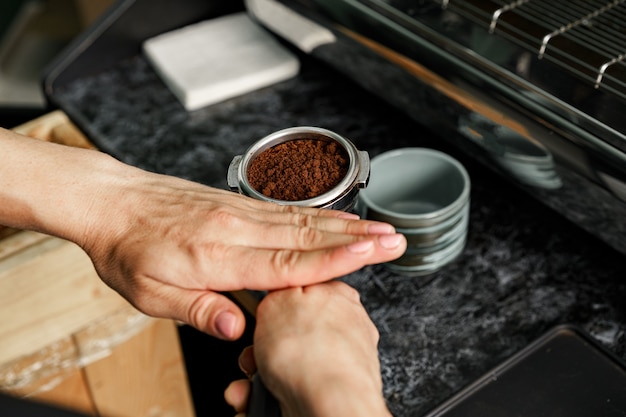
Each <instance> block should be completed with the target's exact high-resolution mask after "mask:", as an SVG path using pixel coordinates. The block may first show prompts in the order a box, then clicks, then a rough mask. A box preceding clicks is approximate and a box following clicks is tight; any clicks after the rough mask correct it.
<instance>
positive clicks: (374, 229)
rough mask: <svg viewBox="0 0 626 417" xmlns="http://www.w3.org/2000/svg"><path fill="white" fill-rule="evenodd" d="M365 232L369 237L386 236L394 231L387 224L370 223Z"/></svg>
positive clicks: (394, 230)
mask: <svg viewBox="0 0 626 417" xmlns="http://www.w3.org/2000/svg"><path fill="white" fill-rule="evenodd" d="M367 232H368V233H369V234H370V235H388V234H391V233H395V232H396V229H395V228H394V227H393V226H392V225H390V224H387V223H372V224H370V225H369V226H367Z"/></svg>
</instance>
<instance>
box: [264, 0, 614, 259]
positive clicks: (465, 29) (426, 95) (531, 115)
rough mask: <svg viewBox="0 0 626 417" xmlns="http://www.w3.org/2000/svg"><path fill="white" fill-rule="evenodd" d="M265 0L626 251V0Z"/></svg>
mask: <svg viewBox="0 0 626 417" xmlns="http://www.w3.org/2000/svg"><path fill="white" fill-rule="evenodd" d="M263 1H274V2H277V3H280V4H282V5H284V6H286V7H289V8H291V9H292V10H294V11H295V12H297V13H299V14H302V15H304V16H306V17H307V18H308V19H310V20H311V21H313V22H315V23H316V24H318V25H320V26H323V27H325V28H326V29H328V30H330V31H332V32H333V34H334V36H335V37H336V42H334V43H332V44H326V45H323V46H320V47H318V48H315V49H314V50H312V51H310V52H309V53H310V54H311V55H312V56H314V57H317V58H319V59H321V60H323V61H326V62H327V63H329V64H331V65H332V66H334V67H335V68H336V69H337V70H339V71H341V72H343V73H345V74H346V75H348V76H349V77H351V78H352V79H354V80H355V81H356V82H358V83H360V84H361V85H362V86H364V87H365V88H366V89H368V90H369V91H371V92H373V93H375V94H377V95H378V96H380V97H381V98H383V99H384V100H386V101H387V102H389V103H390V104H392V105H393V106H395V107H396V108H398V110H399V111H401V112H403V113H406V114H407V115H409V116H411V117H412V118H414V119H415V120H416V121H418V122H419V123H421V124H423V125H425V126H427V127H429V128H431V129H432V130H434V131H436V132H438V133H440V134H441V137H442V139H445V140H447V141H449V142H450V143H452V144H453V145H455V146H456V147H457V148H458V149H459V150H460V151H462V152H465V153H467V154H468V155H471V156H472V157H474V158H475V159H476V160H478V161H479V162H481V163H483V164H485V165H486V166H488V167H489V168H491V169H494V170H495V171H497V172H498V173H500V174H502V175H503V176H505V177H507V178H508V179H511V180H512V181H514V182H515V183H517V184H518V185H519V186H520V187H521V188H522V189H524V190H525V191H527V192H528V194H529V195H531V196H533V197H535V198H537V199H539V200H540V201H542V202H543V203H545V204H546V205H548V206H550V207H552V208H553V209H555V210H557V211H558V212H560V213H561V214H563V215H564V216H565V217H567V218H568V219H570V220H572V221H574V222H575V223H577V224H578V225H580V226H581V227H583V228H584V229H586V230H588V231H589V232H591V233H592V234H594V235H596V236H597V237H599V238H601V239H602V240H604V241H605V242H607V243H608V244H610V245H611V246H613V247H614V248H615V249H617V250H619V251H621V252H623V253H625V254H626V204H625V203H624V202H625V199H624V197H625V194H626V117H624V115H625V114H626V101H625V100H626V62H625V59H624V55H626V0H616V1H608V0H589V1H588V0H572V1H570V2H568V3H567V7H563V5H562V3H559V2H553V1H552V0H518V1H513V0H509V1H505V0H488V1H485V0H423V1H420V2H415V1H409V0H332V1H330V0H263ZM266 19H267V21H263V20H262V23H264V24H266V25H267V26H268V27H271V25H272V20H273V18H272V17H271V16H268V17H267V18H266ZM522 28H523V29H522ZM547 35H549V36H548V38H546V36H547ZM546 39H547V42H546ZM542 45H543V46H544V47H543V48H542Z"/></svg>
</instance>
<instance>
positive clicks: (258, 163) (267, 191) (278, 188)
mask: <svg viewBox="0 0 626 417" xmlns="http://www.w3.org/2000/svg"><path fill="white" fill-rule="evenodd" d="M349 163H350V161H349V158H348V154H347V152H346V150H345V149H344V148H343V147H342V146H341V145H339V144H338V143H336V142H330V141H324V140H317V139H296V140H291V141H287V142H283V143H281V144H278V145H276V146H273V147H271V148H268V149H266V150H264V151H263V152H261V153H260V154H259V155H258V156H257V157H256V158H254V160H253V161H252V162H251V163H250V167H249V168H248V182H250V185H251V186H252V187H253V188H254V189H255V190H257V191H258V192H260V193H262V194H263V195H265V196H266V197H270V198H273V199H276V200H283V201H299V200H307V199H309V198H313V197H317V196H319V195H321V194H324V193H325V192H327V191H330V190H331V189H332V188H333V187H335V186H336V185H337V184H338V183H339V182H340V181H341V180H342V179H343V178H344V177H345V176H346V173H347V172H348V166H349Z"/></svg>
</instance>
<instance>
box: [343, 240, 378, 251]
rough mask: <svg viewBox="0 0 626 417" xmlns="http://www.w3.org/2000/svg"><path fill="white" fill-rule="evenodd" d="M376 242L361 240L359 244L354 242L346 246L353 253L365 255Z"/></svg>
mask: <svg viewBox="0 0 626 417" xmlns="http://www.w3.org/2000/svg"><path fill="white" fill-rule="evenodd" d="M373 245H374V242H372V241H371V240H360V241H358V242H354V243H351V244H349V245H348V246H346V248H347V249H348V251H350V252H352V253H364V252H367V251H368V250H370V249H371V248H372V246H373Z"/></svg>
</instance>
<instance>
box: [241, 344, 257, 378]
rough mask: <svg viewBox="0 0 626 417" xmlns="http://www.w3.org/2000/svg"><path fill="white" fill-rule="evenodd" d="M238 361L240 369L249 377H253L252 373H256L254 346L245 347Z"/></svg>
mask: <svg viewBox="0 0 626 417" xmlns="http://www.w3.org/2000/svg"><path fill="white" fill-rule="evenodd" d="M238 362H239V369H241V370H242V371H243V373H244V374H246V376H247V377H248V378H251V377H252V375H254V373H255V372H256V361H255V359H254V348H253V347H252V346H248V347H246V348H244V350H243V351H242V352H241V354H240V355H239V359H238Z"/></svg>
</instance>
